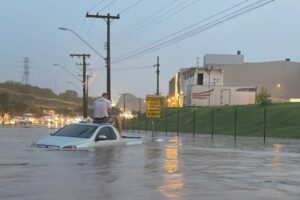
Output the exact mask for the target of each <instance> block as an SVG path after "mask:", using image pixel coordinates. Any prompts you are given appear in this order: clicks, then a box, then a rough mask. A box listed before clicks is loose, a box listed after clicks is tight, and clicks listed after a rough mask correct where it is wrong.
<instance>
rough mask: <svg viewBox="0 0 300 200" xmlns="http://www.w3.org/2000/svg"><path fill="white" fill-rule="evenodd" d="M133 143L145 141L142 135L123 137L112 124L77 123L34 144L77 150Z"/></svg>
mask: <svg viewBox="0 0 300 200" xmlns="http://www.w3.org/2000/svg"><path fill="white" fill-rule="evenodd" d="M133 144H143V141H142V139H141V138H140V137H129V136H123V137H121V136H120V134H119V131H118V130H117V129H116V128H115V127H114V126H113V125H111V124H94V123H76V124H70V125H67V126H65V127H63V128H61V129H59V130H58V131H56V132H54V133H52V134H50V135H49V136H46V137H44V138H42V139H40V140H38V141H37V142H35V143H34V144H33V145H32V146H34V147H39V148H55V149H64V150H75V149H86V148H91V147H98V146H114V145H133Z"/></svg>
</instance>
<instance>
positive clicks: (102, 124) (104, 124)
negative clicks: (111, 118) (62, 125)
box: [74, 122, 112, 126]
mask: <svg viewBox="0 0 300 200" xmlns="http://www.w3.org/2000/svg"><path fill="white" fill-rule="evenodd" d="M74 124H75V125H76V124H77V125H90V126H112V124H110V123H101V124H99V123H90V122H79V123H74Z"/></svg>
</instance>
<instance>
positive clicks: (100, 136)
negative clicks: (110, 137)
mask: <svg viewBox="0 0 300 200" xmlns="http://www.w3.org/2000/svg"><path fill="white" fill-rule="evenodd" d="M99 140H107V137H106V135H98V136H97V138H96V141H99Z"/></svg>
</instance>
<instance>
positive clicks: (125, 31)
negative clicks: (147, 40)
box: [114, 0, 178, 39]
mask: <svg viewBox="0 0 300 200" xmlns="http://www.w3.org/2000/svg"><path fill="white" fill-rule="evenodd" d="M176 1H178V0H171V3H167V4H165V5H164V6H163V7H162V8H160V9H158V10H156V11H154V12H153V13H152V14H151V15H150V16H147V17H146V18H144V19H142V20H141V21H139V22H137V23H136V24H134V25H132V26H130V27H129V28H128V29H126V30H124V31H122V33H119V34H118V35H117V36H114V39H116V38H120V37H124V35H127V34H128V33H130V32H132V31H133V30H135V29H137V28H138V27H139V26H143V25H144V24H145V23H147V21H149V20H151V19H152V18H153V17H155V16H156V15H157V14H159V13H161V12H163V11H164V10H165V9H167V8H168V7H169V6H170V5H172V4H174V3H176Z"/></svg>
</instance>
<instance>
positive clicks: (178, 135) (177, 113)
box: [177, 110, 179, 136]
mask: <svg viewBox="0 0 300 200" xmlns="http://www.w3.org/2000/svg"><path fill="white" fill-rule="evenodd" d="M177 136H179V110H177Z"/></svg>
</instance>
